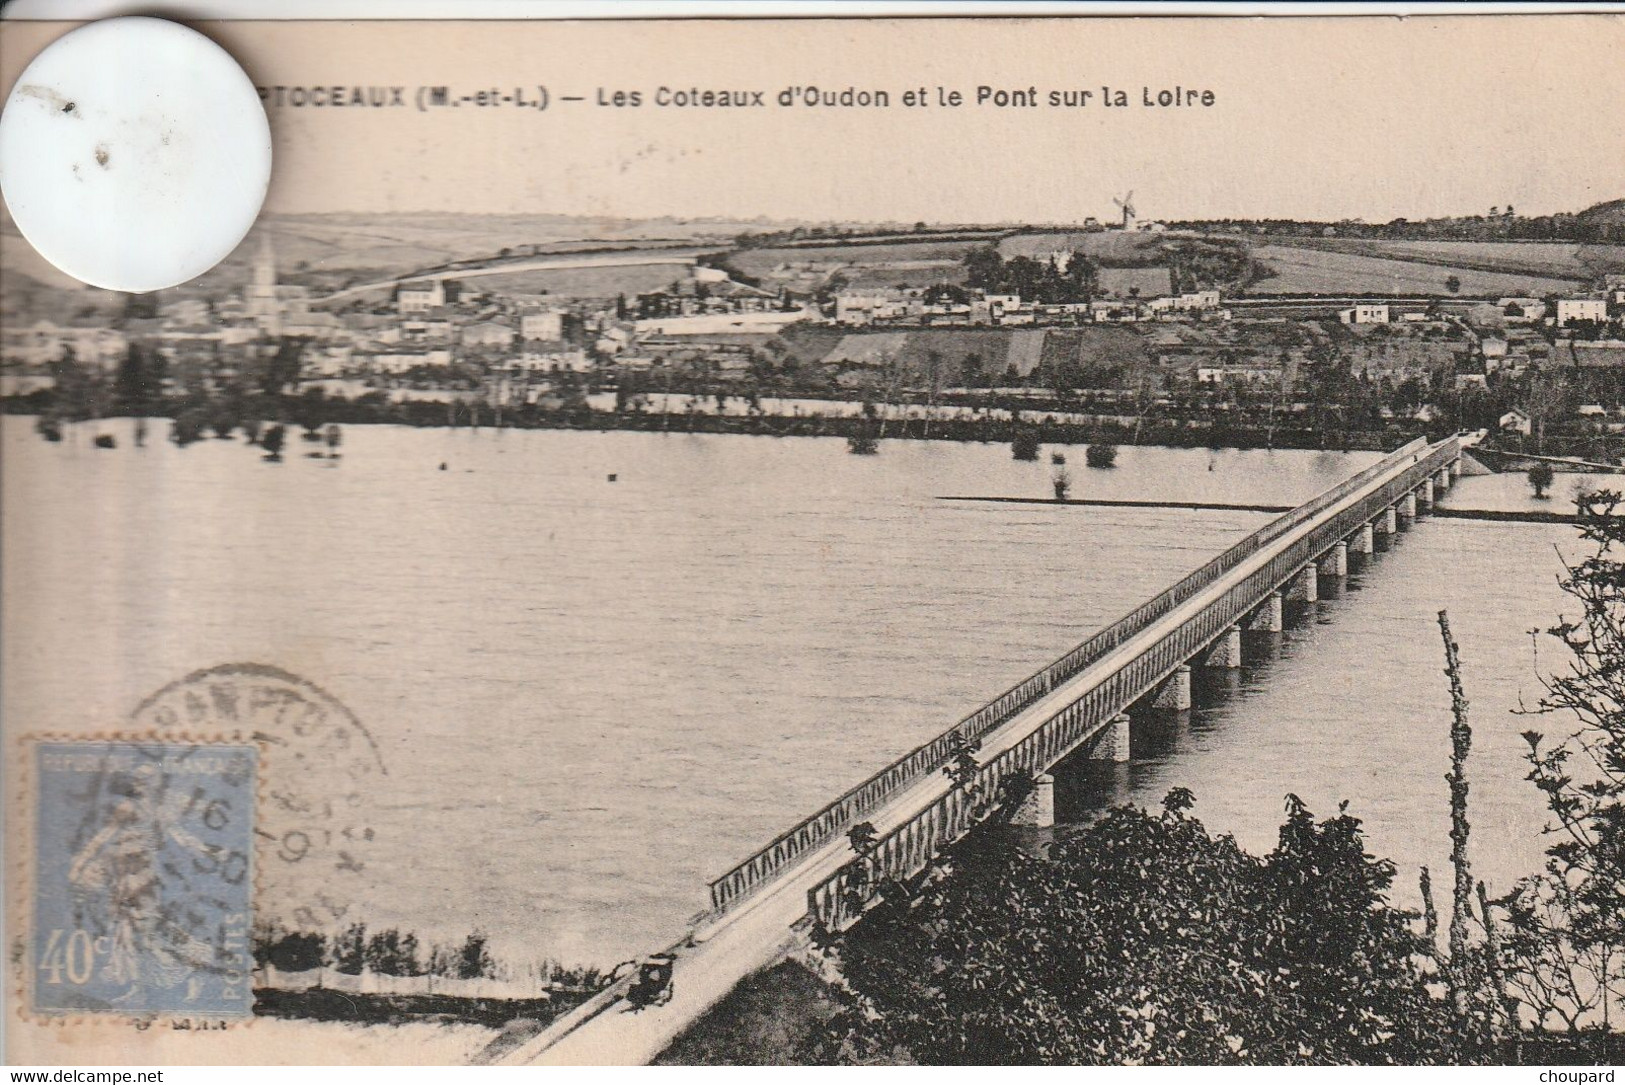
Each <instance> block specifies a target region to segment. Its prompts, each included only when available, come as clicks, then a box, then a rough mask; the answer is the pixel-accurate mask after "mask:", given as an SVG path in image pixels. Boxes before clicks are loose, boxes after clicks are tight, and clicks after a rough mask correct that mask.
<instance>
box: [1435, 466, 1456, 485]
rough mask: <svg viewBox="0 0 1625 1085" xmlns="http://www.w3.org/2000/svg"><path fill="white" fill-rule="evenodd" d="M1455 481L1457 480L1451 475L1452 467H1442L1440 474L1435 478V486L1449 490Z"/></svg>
mask: <svg viewBox="0 0 1625 1085" xmlns="http://www.w3.org/2000/svg"><path fill="white" fill-rule="evenodd" d="M1453 481H1455V480H1454V479H1452V478H1451V477H1450V468H1448V467H1441V468H1439V474H1438V475H1437V476H1436V477H1435V478H1434V480H1433V488H1434V489H1435V490H1448V489H1450V484H1451V483H1452V482H1453Z"/></svg>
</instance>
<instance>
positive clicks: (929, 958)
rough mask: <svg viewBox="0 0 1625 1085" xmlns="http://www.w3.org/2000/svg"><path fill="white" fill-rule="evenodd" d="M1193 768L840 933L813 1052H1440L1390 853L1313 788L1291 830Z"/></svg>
mask: <svg viewBox="0 0 1625 1085" xmlns="http://www.w3.org/2000/svg"><path fill="white" fill-rule="evenodd" d="M1191 802H1192V797H1191V795H1190V793H1189V792H1188V791H1185V790H1184V789H1176V790H1174V791H1171V792H1170V793H1169V794H1168V797H1167V798H1166V799H1165V800H1164V810H1163V812H1162V813H1161V814H1160V815H1153V814H1149V813H1147V812H1145V811H1143V810H1139V809H1134V808H1130V807H1119V808H1116V809H1113V810H1112V811H1110V812H1109V813H1108V814H1107V815H1106V816H1104V817H1103V818H1102V819H1101V820H1100V821H1098V822H1096V823H1095V824H1094V825H1092V826H1091V827H1089V828H1087V829H1085V830H1083V831H1082V832H1080V833H1079V834H1078V835H1077V836H1076V837H1074V838H1072V839H1070V840H1067V841H1065V842H1064V843H1061V844H1058V845H1056V847H1055V849H1054V853H1053V855H1052V856H1051V857H1050V858H1049V859H1048V860H1046V859H1042V858H1038V857H1035V856H1032V855H1028V854H1024V853H1021V852H1019V851H1016V850H1014V849H1010V848H1008V847H1003V848H998V849H996V850H995V849H990V848H987V847H985V846H977V845H976V841H977V838H976V837H975V836H974V835H973V836H972V837H971V838H970V840H969V841H967V842H966V843H965V844H962V845H960V846H959V847H958V848H956V849H954V850H953V851H952V852H951V854H950V857H949V864H948V865H950V866H952V867H953V868H954V869H953V870H952V873H951V876H939V877H936V878H932V879H930V880H928V881H927V882H926V883H925V884H924V886H923V887H922V888H921V889H920V890H919V891H918V892H916V893H914V894H910V895H907V896H904V895H900V894H895V893H894V894H889V895H887V896H886V898H885V900H884V902H883V903H881V904H879V905H878V906H876V907H875V908H874V910H873V911H871V912H870V913H869V915H868V916H867V917H866V919H865V920H864V921H863V922H862V923H860V924H858V925H857V926H855V927H854V928H852V929H851V930H850V931H848V932H847V933H846V934H845V935H843V936H840V937H838V938H835V939H834V940H833V948H834V951H835V952H836V953H838V954H839V959H840V967H841V972H842V974H843V975H844V977H845V980H846V983H847V985H848V987H847V988H846V989H845V990H842V991H841V992H840V998H841V1000H842V1003H843V1007H842V1010H841V1012H839V1013H838V1014H837V1015H836V1016H835V1018H834V1019H833V1020H832V1022H831V1023H830V1026H829V1027H828V1028H827V1029H826V1030H824V1031H822V1032H821V1033H820V1034H819V1036H818V1038H817V1040H816V1042H815V1045H814V1050H812V1051H811V1052H810V1053H809V1054H810V1056H811V1057H812V1058H814V1059H821V1060H826V1061H866V1060H872V1059H877V1058H879V1059H886V1058H897V1057H904V1058H908V1059H912V1060H914V1061H917V1062H921V1063H928V1064H966V1063H972V1064H1012V1063H1014V1064H1025V1063H1059V1064H1075V1063H1164V1064H1182V1063H1266V1064H1273V1063H1346V1062H1355V1063H1399V1064H1412V1063H1431V1062H1437V1061H1456V1060H1459V1059H1461V1058H1462V1053H1461V1052H1460V1051H1446V1050H1445V1045H1446V1044H1447V1041H1446V1040H1445V1039H1443V1037H1444V1036H1445V1034H1446V1032H1447V1024H1448V1008H1447V1006H1446V1004H1445V1003H1444V1002H1443V1001H1442V1000H1440V999H1436V998H1434V997H1432V996H1431V995H1430V994H1429V993H1428V990H1427V986H1426V984H1427V977H1426V976H1425V975H1424V973H1423V971H1422V969H1421V967H1420V963H1419V961H1420V958H1419V957H1417V956H1416V951H1417V946H1418V938H1417V936H1416V935H1415V934H1413V933H1412V932H1411V930H1410V928H1409V925H1408V922H1409V920H1410V919H1411V918H1413V917H1412V915H1411V914H1410V913H1407V912H1403V911H1400V910H1398V909H1395V908H1393V907H1392V906H1391V905H1389V903H1388V901H1387V896H1386V894H1387V891H1388V888H1389V886H1390V884H1391V882H1392V880H1393V874H1394V871H1393V867H1392V865H1391V864H1389V863H1387V862H1384V861H1378V860H1376V859H1373V858H1372V857H1371V856H1370V855H1367V854H1366V852H1365V844H1364V838H1363V835H1362V833H1361V829H1360V822H1359V820H1358V819H1356V818H1354V817H1352V816H1350V815H1349V814H1347V813H1346V812H1345V813H1339V815H1338V816H1337V817H1334V818H1330V819H1328V820H1325V821H1319V822H1317V821H1316V820H1315V819H1314V817H1313V815H1311V814H1310V812H1309V811H1308V810H1307V809H1306V808H1305V807H1304V805H1303V804H1302V802H1300V801H1299V800H1297V799H1296V798H1295V797H1291V796H1289V797H1288V800H1287V818H1286V822H1285V824H1284V825H1283V826H1282V828H1281V832H1280V839H1279V843H1278V844H1277V846H1276V848H1275V850H1274V851H1272V852H1271V853H1270V854H1269V855H1267V856H1265V857H1263V858H1257V857H1254V856H1252V855H1249V854H1248V853H1247V852H1245V851H1243V850H1242V849H1241V848H1240V847H1239V846H1238V845H1237V844H1236V842H1235V841H1234V840H1233V839H1232V838H1230V837H1228V836H1222V837H1217V838H1215V837H1213V836H1212V835H1210V834H1209V833H1208V832H1207V830H1206V829H1205V828H1204V827H1203V825H1202V823H1201V822H1200V821H1198V820H1197V819H1196V818H1194V817H1191V816H1190V815H1189V813H1188V810H1189V807H1190V805H1191Z"/></svg>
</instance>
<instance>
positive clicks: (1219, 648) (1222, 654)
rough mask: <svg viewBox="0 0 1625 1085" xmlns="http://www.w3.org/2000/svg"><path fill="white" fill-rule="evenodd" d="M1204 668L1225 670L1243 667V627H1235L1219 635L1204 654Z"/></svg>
mask: <svg viewBox="0 0 1625 1085" xmlns="http://www.w3.org/2000/svg"><path fill="white" fill-rule="evenodd" d="M1202 666H1204V667H1215V668H1222V669H1225V670H1229V669H1231V668H1233V667H1239V666H1241V626H1239V625H1233V626H1231V627H1230V628H1229V629H1226V630H1225V631H1224V632H1223V633H1220V634H1219V639H1218V640H1216V641H1214V642H1213V643H1212V644H1211V645H1209V646H1208V649H1207V651H1206V652H1205V653H1203V656H1202Z"/></svg>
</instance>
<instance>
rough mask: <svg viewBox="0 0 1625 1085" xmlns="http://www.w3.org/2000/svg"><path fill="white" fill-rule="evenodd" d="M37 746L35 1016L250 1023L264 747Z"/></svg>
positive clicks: (160, 743)
mask: <svg viewBox="0 0 1625 1085" xmlns="http://www.w3.org/2000/svg"><path fill="white" fill-rule="evenodd" d="M33 745H34V750H33V754H34V765H33V769H34V773H33V775H34V780H35V781H36V786H35V789H34V792H35V808H34V811H33V814H34V840H33V845H34V859H33V868H34V869H33V874H34V879H35V880H34V893H33V899H32V923H31V940H30V945H29V952H30V959H29V973H30V988H31V991H32V995H33V997H32V999H31V1000H30V1001H31V1004H32V1008H33V1010H34V1011H35V1012H36V1013H39V1014H55V1015H60V1014H86V1013H89V1014H95V1013H106V1014H118V1015H128V1016H133V1017H155V1016H166V1017H167V1016H184V1017H199V1018H203V1017H213V1018H221V1017H246V1016H248V1015H249V1014H250V1013H251V1012H252V1010H253V993H252V988H253V981H252V969H253V958H252V953H251V948H250V926H251V924H252V919H253V889H254V805H255V796H256V791H257V786H256V777H257V774H258V768H259V751H258V749H257V747H255V746H253V745H251V744H245V743H239V744H226V743H211V742H189V741H181V740H150V741H149V740H143V739H131V740H117V739H114V740H101V739H97V740H91V741H40V742H36V743H34V744H33Z"/></svg>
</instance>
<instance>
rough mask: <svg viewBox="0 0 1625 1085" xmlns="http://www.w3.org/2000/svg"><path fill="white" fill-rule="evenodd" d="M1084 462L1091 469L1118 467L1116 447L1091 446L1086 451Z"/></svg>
mask: <svg viewBox="0 0 1625 1085" xmlns="http://www.w3.org/2000/svg"><path fill="white" fill-rule="evenodd" d="M1083 460H1084V462H1085V463H1087V464H1088V465H1089V466H1090V467H1116V466H1117V446H1116V445H1104V444H1101V445H1090V446H1089V447H1088V448H1087V449H1085V450H1084V453H1083Z"/></svg>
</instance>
